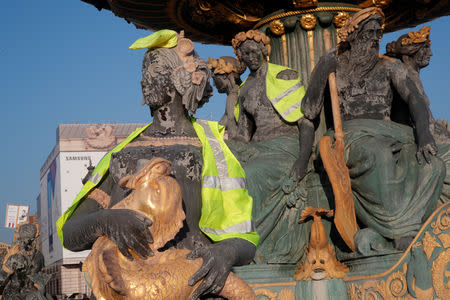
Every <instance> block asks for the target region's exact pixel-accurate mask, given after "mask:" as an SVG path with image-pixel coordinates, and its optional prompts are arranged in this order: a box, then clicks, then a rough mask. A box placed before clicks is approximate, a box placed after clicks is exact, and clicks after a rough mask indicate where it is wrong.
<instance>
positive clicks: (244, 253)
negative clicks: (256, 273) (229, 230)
mask: <svg viewBox="0 0 450 300" xmlns="http://www.w3.org/2000/svg"><path fill="white" fill-rule="evenodd" d="M255 252H256V246H255V245H253V244H252V243H250V242H249V241H246V240H244V239H240V238H233V239H227V240H223V241H221V242H218V243H215V244H210V245H206V246H203V247H201V248H197V249H195V250H194V251H192V252H191V253H189V254H188V256H187V258H188V259H196V258H199V257H201V258H202V259H203V265H202V267H201V268H200V269H199V270H198V271H197V272H196V273H195V274H194V275H192V277H191V278H190V279H189V285H191V286H192V285H195V284H196V283H197V282H198V281H200V280H201V279H203V278H204V280H203V282H202V283H201V284H200V285H199V286H198V288H197V289H196V290H195V291H194V292H193V293H192V295H191V298H190V299H191V300H196V299H197V298H198V297H199V296H201V295H205V294H208V293H213V294H218V293H219V292H220V291H221V290H222V288H223V286H224V285H225V281H226V280H227V277H228V274H229V273H230V271H231V267H233V266H242V265H246V264H249V263H250V262H251V260H252V259H253V257H254V256H255Z"/></svg>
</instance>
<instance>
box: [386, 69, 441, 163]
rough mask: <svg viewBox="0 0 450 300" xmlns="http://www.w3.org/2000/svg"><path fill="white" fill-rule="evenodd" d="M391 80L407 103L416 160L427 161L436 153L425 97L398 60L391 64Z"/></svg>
mask: <svg viewBox="0 0 450 300" xmlns="http://www.w3.org/2000/svg"><path fill="white" fill-rule="evenodd" d="M391 70H392V74H391V80H392V83H393V86H394V88H395V89H396V91H397V92H398V93H399V95H400V97H401V98H402V99H403V100H404V101H405V102H406V103H407V105H408V108H409V113H410V115H411V119H412V122H413V124H414V127H415V130H416V137H417V155H416V156H417V160H418V162H419V163H422V157H424V158H425V160H426V162H427V163H430V162H431V158H430V155H436V153H437V146H436V143H435V141H434V138H433V136H432V134H431V132H430V126H429V125H430V124H429V121H430V116H429V110H428V107H427V99H426V98H425V96H424V93H421V92H420V91H419V90H418V89H417V86H418V85H417V82H415V81H416V80H418V79H415V78H414V77H412V76H409V74H408V70H407V69H406V67H405V66H404V65H403V64H402V63H401V62H400V61H396V62H394V65H393V66H392V69H391Z"/></svg>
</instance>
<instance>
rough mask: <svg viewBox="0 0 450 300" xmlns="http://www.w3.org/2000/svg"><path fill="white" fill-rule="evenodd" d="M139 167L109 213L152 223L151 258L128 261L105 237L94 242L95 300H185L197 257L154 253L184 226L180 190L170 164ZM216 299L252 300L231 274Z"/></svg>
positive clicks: (156, 161) (157, 161)
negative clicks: (137, 215)
mask: <svg viewBox="0 0 450 300" xmlns="http://www.w3.org/2000/svg"><path fill="white" fill-rule="evenodd" d="M139 163H141V164H142V165H143V166H142V167H141V168H140V169H139V170H138V171H137V173H136V174H133V175H128V176H126V177H124V178H122V179H121V180H120V181H119V185H120V186H122V187H124V188H129V189H131V190H132V192H131V193H130V194H129V195H128V196H127V197H126V198H125V199H123V200H122V201H120V202H119V203H117V204H116V205H114V206H113V207H112V208H111V209H131V210H134V211H137V212H139V213H141V214H143V215H145V216H147V217H148V218H150V219H151V220H153V224H152V226H151V227H150V231H151V233H152V236H153V239H154V241H153V243H152V244H149V246H150V247H151V248H152V250H153V253H154V256H152V257H149V258H147V259H141V258H140V257H139V256H137V255H134V256H133V260H128V259H127V258H125V257H124V256H123V255H121V254H120V252H119V251H118V249H117V247H116V245H115V244H114V243H113V242H112V241H111V240H110V239H108V238H107V237H106V236H102V237H100V238H98V239H97V241H96V242H95V243H94V245H93V247H92V251H91V253H90V254H89V256H88V257H87V259H86V261H85V266H86V269H87V271H88V273H89V274H92V275H91V277H92V282H91V286H92V289H93V292H94V295H96V298H97V299H187V298H188V297H189V296H190V294H191V293H192V292H193V290H194V289H195V288H196V287H197V286H198V285H199V284H200V283H197V284H196V285H195V286H189V285H187V282H188V280H189V277H191V276H192V275H193V273H194V272H195V271H196V270H197V269H199V268H200V267H201V265H202V262H201V259H195V260H188V259H186V255H187V254H188V253H189V252H190V251H189V250H187V249H167V250H165V251H157V249H159V248H162V247H163V246H164V245H165V244H166V243H167V242H168V241H170V240H172V239H173V238H174V237H175V235H176V234H177V233H178V231H179V230H180V229H181V228H182V227H183V220H184V219H185V214H184V212H183V207H182V200H181V190H180V186H179V185H178V183H177V182H176V180H175V179H173V178H172V177H170V176H169V175H170V172H171V168H170V162H169V161H167V160H165V159H162V158H152V159H151V160H150V161H147V160H142V161H139ZM220 295H221V296H224V297H226V298H227V299H256V296H255V295H254V292H253V290H252V289H251V288H250V287H249V286H248V285H247V284H246V283H245V282H244V281H243V280H242V279H240V278H239V277H237V276H236V275H234V274H233V273H230V274H229V275H228V279H227V281H226V284H225V286H224V288H223V289H222V291H221V292H220Z"/></svg>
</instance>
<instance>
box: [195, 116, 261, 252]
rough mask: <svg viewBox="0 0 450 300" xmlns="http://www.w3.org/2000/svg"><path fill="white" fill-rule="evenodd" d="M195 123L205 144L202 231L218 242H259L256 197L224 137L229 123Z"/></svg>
mask: <svg viewBox="0 0 450 300" xmlns="http://www.w3.org/2000/svg"><path fill="white" fill-rule="evenodd" d="M193 125H194V129H195V132H196V133H197V136H198V138H199V139H200V141H201V142H202V145H203V151H202V155H203V168H202V215H201V218H200V222H199V227H200V230H202V231H203V232H204V233H205V234H206V235H207V236H208V237H209V238H210V239H212V240H213V241H214V242H218V241H221V240H224V239H229V238H242V239H245V240H247V241H249V242H251V243H253V244H254V245H255V246H256V245H258V240H259V236H258V234H257V233H256V230H255V228H254V226H253V221H252V205H253V199H252V197H251V196H250V195H249V194H248V190H247V183H246V179H245V172H244V169H243V168H242V167H241V164H240V163H239V161H238V160H237V159H236V157H235V156H234V155H233V153H232V152H231V150H230V149H229V148H228V146H227V145H226V144H225V142H224V140H223V135H224V133H225V126H222V125H219V123H218V122H213V121H205V120H197V121H196V122H193Z"/></svg>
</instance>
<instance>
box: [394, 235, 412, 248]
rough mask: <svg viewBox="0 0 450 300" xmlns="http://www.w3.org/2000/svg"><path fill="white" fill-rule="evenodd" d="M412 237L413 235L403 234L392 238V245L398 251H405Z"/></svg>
mask: <svg viewBox="0 0 450 300" xmlns="http://www.w3.org/2000/svg"><path fill="white" fill-rule="evenodd" d="M413 239H414V236H403V237H401V238H398V239H395V240H394V247H395V249H397V250H398V251H402V252H403V251H405V250H406V249H407V248H408V246H409V245H410V244H411V242H412V240H413Z"/></svg>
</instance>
